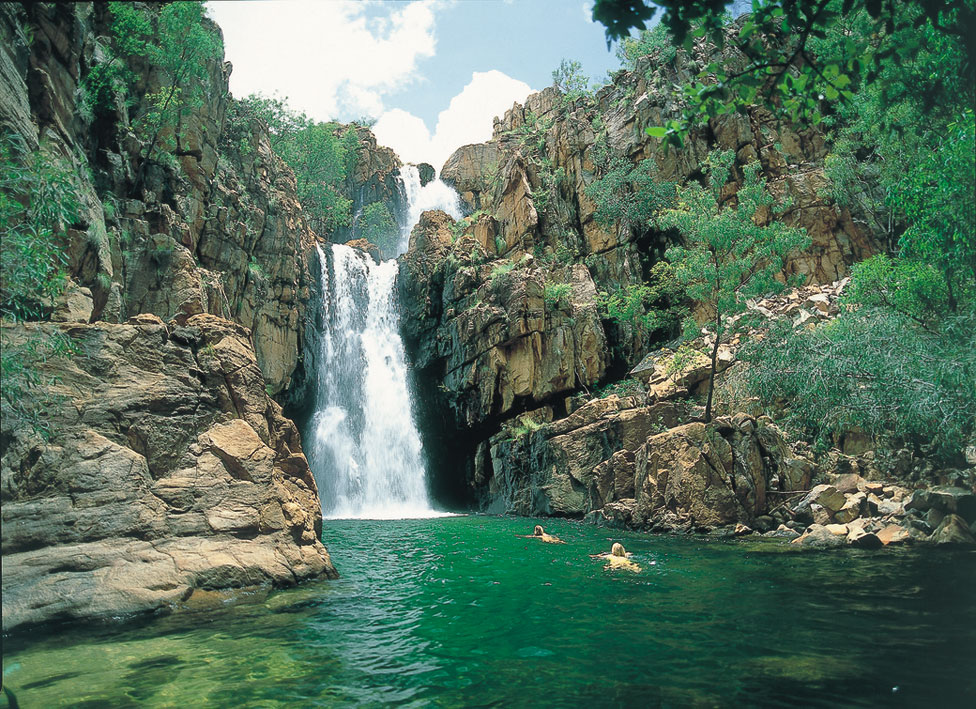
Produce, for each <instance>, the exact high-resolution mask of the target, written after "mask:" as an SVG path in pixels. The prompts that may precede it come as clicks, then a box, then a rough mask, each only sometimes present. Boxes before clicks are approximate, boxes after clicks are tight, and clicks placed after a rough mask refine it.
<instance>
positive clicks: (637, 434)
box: [473, 395, 813, 530]
mask: <svg viewBox="0 0 976 709" xmlns="http://www.w3.org/2000/svg"><path fill="white" fill-rule="evenodd" d="M692 409H693V407H691V406H690V405H688V404H686V403H683V402H658V403H654V404H650V405H648V404H642V403H640V401H638V399H637V397H633V396H629V397H620V396H617V395H611V396H609V397H606V398H603V399H594V400H592V401H590V402H588V403H586V404H584V405H583V406H582V407H581V408H579V409H577V410H575V411H573V413H571V414H570V415H569V416H567V417H566V418H563V419H559V420H556V421H552V411H551V410H545V409H544V410H538V411H535V412H532V413H530V414H526V415H523V416H521V417H519V418H518V419H516V423H515V424H513V425H512V426H509V427H507V428H506V430H504V431H503V432H502V433H500V434H498V435H496V436H495V437H493V438H492V439H491V445H490V449H489V455H490V466H484V467H483V468H482V470H483V471H484V472H483V475H484V476H485V479H484V480H479V479H478V478H477V477H476V478H475V480H474V481H473V482H474V483H475V484H480V485H486V486H487V489H488V494H489V499H490V500H491V507H490V509H493V510H494V511H498V512H508V513H515V514H523V515H560V516H569V517H583V516H586V517H587V518H588V519H589V520H590V521H593V522H597V523H604V524H611V525H619V526H626V527H630V528H636V529H653V530H671V529H698V530H704V529H711V528H715V527H721V526H726V525H731V524H734V523H736V522H743V523H749V524H752V523H754V521H755V519H756V518H757V517H759V516H761V515H764V514H766V513H767V512H768V510H769V507H770V499H769V498H770V495H771V494H772V493H778V494H782V493H786V492H789V491H792V490H801V489H804V486H806V485H807V484H809V481H810V476H811V474H812V472H813V465H812V464H811V463H810V462H809V461H807V460H805V459H803V458H799V457H797V456H795V455H794V454H793V453H792V451H791V450H790V448H789V447H788V446H787V445H786V444H785V442H784V440H783V435H782V433H781V432H780V431H779V430H778V429H777V428H776V427H775V426H774V425H773V424H772V422H771V421H769V419H768V418H762V419H759V420H756V419H754V418H753V417H751V416H747V415H745V414H740V415H738V416H736V417H734V418H720V419H717V420H716V421H715V423H713V424H707V425H706V424H703V423H682V422H683V421H687V420H688V419H689V418H690V413H691V411H692Z"/></svg>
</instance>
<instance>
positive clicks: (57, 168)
mask: <svg viewBox="0 0 976 709" xmlns="http://www.w3.org/2000/svg"><path fill="white" fill-rule="evenodd" d="M77 208H78V200H77V197H76V194H75V188H74V184H73V182H72V169H71V166H70V165H69V164H68V162H67V161H65V160H61V159H58V158H55V157H54V156H52V155H51V154H50V153H49V152H48V151H47V150H46V149H44V148H43V147H42V148H41V149H40V150H36V151H28V150H27V149H26V148H25V146H24V143H23V141H22V140H20V139H18V138H17V137H12V136H4V137H3V138H2V139H0V318H2V319H3V320H4V321H6V322H8V323H10V322H18V321H22V320H38V319H42V318H43V317H45V316H46V314H47V309H48V307H49V304H50V303H51V302H52V301H53V299H54V298H56V297H57V296H58V295H59V294H60V293H61V292H62V290H63V289H64V285H65V282H66V277H65V273H64V266H65V265H66V258H65V249H64V245H63V240H62V234H63V233H64V230H65V228H66V227H67V226H68V225H69V224H70V223H71V222H72V221H74V220H75V219H76V218H77ZM17 334H20V333H16V334H15V331H14V330H11V329H8V328H7V327H3V328H0V379H2V382H3V386H2V388H0V392H2V393H0V410H2V417H0V418H2V420H3V426H4V429H5V430H11V429H14V428H17V427H21V426H26V427H29V428H33V429H35V430H37V431H40V432H41V433H42V434H45V435H46V433H47V426H46V424H45V422H44V420H43V416H44V413H45V411H46V409H47V408H48V407H50V406H51V405H53V404H55V403H57V402H56V400H55V398H54V397H52V396H50V395H48V394H46V393H45V392H44V390H43V388H42V385H44V384H47V383H49V381H50V377H45V376H44V375H43V374H42V373H41V369H40V365H41V364H43V362H46V361H47V360H49V359H52V358H57V357H65V356H69V355H71V354H72V353H73V352H74V346H73V344H72V342H71V340H70V339H69V338H67V337H66V336H64V335H63V334H61V333H60V332H58V331H54V332H52V333H50V334H48V333H45V332H44V331H35V332H32V333H31V334H30V335H29V336H24V337H18V336H17Z"/></svg>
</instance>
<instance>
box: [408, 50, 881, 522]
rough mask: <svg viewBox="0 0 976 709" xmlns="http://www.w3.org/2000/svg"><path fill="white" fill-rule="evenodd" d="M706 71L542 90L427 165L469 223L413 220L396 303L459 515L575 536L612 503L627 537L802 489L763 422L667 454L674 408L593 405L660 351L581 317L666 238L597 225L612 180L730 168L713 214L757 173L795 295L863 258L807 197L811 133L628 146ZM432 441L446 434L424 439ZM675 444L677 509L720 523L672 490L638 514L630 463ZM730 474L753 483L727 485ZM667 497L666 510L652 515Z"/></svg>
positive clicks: (701, 433) (698, 437) (869, 244)
mask: <svg viewBox="0 0 976 709" xmlns="http://www.w3.org/2000/svg"><path fill="white" fill-rule="evenodd" d="M713 51H714V50H710V49H708V48H706V47H705V46H704V45H702V44H699V45H697V46H696V48H695V50H694V51H692V52H690V53H688V52H684V51H678V52H677V54H676V56H675V57H674V58H673V59H671V60H669V61H661V60H660V53H659V52H658V53H654V54H651V55H649V56H646V57H643V58H642V59H641V60H639V61H638V63H637V66H636V68H635V69H634V70H633V71H621V72H618V73H617V74H616V75H615V76H614V78H613V81H612V83H610V84H608V85H607V86H604V87H603V88H602V89H600V90H599V91H597V92H596V94H595V95H593V96H582V97H579V98H575V99H573V98H570V97H568V96H566V95H563V94H562V93H560V91H559V90H558V89H557V88H555V87H550V88H547V89H545V90H544V91H542V92H540V93H537V94H533V95H531V96H529V97H528V99H527V100H526V102H525V104H524V105H519V104H516V105H514V106H513V107H512V109H511V110H509V111H507V112H506V114H505V116H504V117H503V118H502V119H500V120H497V121H496V124H495V128H494V135H493V137H492V139H491V140H490V141H488V142H487V143H483V144H479V145H468V146H464V147H462V148H460V149H459V150H457V151H456V152H455V153H454V154H453V155H452V156H451V157H450V158H449V159H448V161H447V163H446V164H445V165H444V167H443V169H442V171H441V176H442V178H443V179H444V180H445V181H447V182H449V183H450V184H453V185H454V186H455V187H456V188H457V190H458V191H459V192H460V194H461V196H462V198H463V199H464V201H465V202H466V204H467V205H468V208H469V210H470V215H469V216H468V217H467V218H465V219H464V220H462V221H460V222H458V223H454V221H453V220H451V219H449V218H447V217H446V216H445V215H436V214H427V215H425V217H424V219H422V220H421V222H420V224H419V225H418V227H417V229H416V230H415V232H414V235H413V238H412V242H411V248H410V251H409V252H408V253H407V255H406V256H405V257H404V259H403V277H402V283H401V291H402V299H403V306H404V308H405V310H406V312H407V313H408V314H409V315H408V317H406V318H405V319H404V322H405V327H406V329H407V339H408V342H409V343H410V345H411V347H412V351H413V352H414V357H415V362H416V364H417V366H418V368H419V371H420V373H419V375H418V377H419V379H420V381H421V382H424V383H425V384H426V387H425V396H426V397H427V399H428V407H427V408H428V409H429V410H431V411H437V412H440V413H438V414H437V416H436V419H434V421H433V422H432V423H431V424H430V428H431V431H430V432H429V433H430V436H431V437H434V441H433V443H434V444H435V445H436V442H437V440H440V441H441V442H442V445H441V447H440V451H441V455H442V461H450V463H449V465H450V468H451V470H452V474H453V475H457V476H458V477H461V476H462V475H463V478H464V485H465V486H466V494H467V497H468V499H469V500H475V501H476V502H475V504H476V505H477V506H480V507H481V508H483V509H489V510H493V511H498V512H515V513H518V514H527V515H530V514H557V515H566V516H574V517H581V516H584V515H586V514H589V513H596V512H598V511H600V512H601V513H602V512H603V511H604V510H605V508H606V510H607V511H608V514H609V510H610V508H609V507H607V506H608V505H612V504H614V503H617V502H619V501H620V500H627V501H628V504H629V505H630V507H629V508H628V509H629V510H630V511H631V512H633V510H634V509H640V510H641V511H640V513H639V515H638V516H639V517H640V520H641V521H640V525H639V526H647V525H650V524H652V523H653V521H654V519H655V514H654V511H655V510H657V511H658V512H659V513H660V514H658V515H657V517H660V518H663V517H664V516H666V515H665V514H664V513H665V512H667V513H668V514H670V515H671V516H672V517H674V515H676V514H677V515H679V516H682V515H683V516H684V518H685V519H691V520H692V523H693V524H700V525H705V526H709V525H715V524H728V523H731V522H735V521H737V520H742V521H750V520H751V519H753V518H754V517H756V516H757V515H760V514H762V513H764V511H765V510H766V506H767V505H766V501H765V499H763V495H764V491H765V490H766V488H767V487H768V486H770V485H772V487H773V489H776V490H779V491H789V490H797V489H803V488H802V485H804V484H806V483H808V482H809V477H810V470H809V468H810V464H809V462H808V461H802V460H798V459H797V458H796V457H795V456H794V455H793V454H792V453H791V452H789V450H788V448H787V447H786V446H785V445H784V444H783V441H782V436H781V434H780V433H779V432H778V431H776V429H775V427H773V426H771V422H769V421H768V420H767V421H766V422H758V423H757V422H756V421H755V419H754V418H749V419H748V421H736V422H733V421H731V420H728V421H725V422H723V423H721V424H716V425H714V426H712V425H709V426H708V427H704V428H702V427H700V426H699V427H698V428H693V429H688V430H686V431H683V432H682V433H681V435H678V434H677V433H674V432H676V431H678V429H674V428H673V427H675V426H680V425H683V424H686V423H688V422H689V421H691V420H692V416H693V414H694V413H696V410H695V407H694V405H693V402H689V401H685V400H679V401H675V396H674V393H675V392H674V391H671V392H670V393H661V392H658V393H654V392H651V393H650V394H648V393H647V392H646V391H644V390H643V389H642V390H641V392H640V393H639V395H637V396H631V395H626V393H623V394H621V396H616V395H613V394H611V395H609V396H606V395H601V394H599V393H598V392H599V391H604V392H606V391H607V390H608V387H610V386H611V385H613V384H614V383H618V384H619V383H620V382H621V381H623V380H627V379H628V376H627V373H628V372H629V371H630V370H631V369H632V368H633V367H634V366H635V365H637V364H638V363H639V362H640V360H641V359H642V358H643V357H644V356H645V355H647V354H648V352H650V351H651V350H654V349H655V348H658V347H660V346H661V345H662V344H664V343H665V342H667V341H668V340H669V339H670V338H672V337H674V335H675V334H676V332H674V331H668V330H666V329H665V330H662V331H659V332H657V333H648V332H647V331H646V330H643V329H641V328H637V327H633V326H629V325H628V324H626V323H618V322H614V321H611V320H610V319H607V318H606V314H605V313H604V312H601V311H600V309H599V307H598V302H599V298H598V292H600V291H605V292H613V291H614V290H616V289H618V288H621V287H624V286H629V285H636V284H640V283H642V282H644V281H646V280H647V279H648V277H649V276H650V275H651V274H652V269H653V268H654V266H655V264H656V263H657V262H658V261H660V260H661V258H662V256H663V252H664V250H665V248H666V247H667V245H668V240H669V238H671V235H669V234H666V233H656V232H654V231H653V230H650V229H648V228H646V227H643V226H642V225H640V224H636V223H628V221H627V220H626V219H623V218H619V217H618V218H617V219H616V220H615V221H613V222H608V220H607V219H601V218H600V215H599V213H598V205H597V203H596V202H595V200H594V198H593V196H592V190H591V187H592V186H593V185H594V183H595V182H597V181H598V180H600V179H602V178H604V177H606V176H607V174H608V173H610V172H611V171H612V170H614V169H615V168H616V169H617V170H618V171H619V166H621V165H622V166H624V168H625V169H627V170H630V169H633V168H634V167H635V166H641V169H642V170H644V171H645V174H646V175H648V176H649V177H650V178H651V179H652V180H653V181H654V182H658V183H660V182H665V181H671V182H676V183H678V184H685V183H687V182H689V181H694V180H698V181H700V180H702V175H703V172H702V170H703V165H704V160H705V159H706V156H707V155H708V153H709V152H710V151H711V150H713V149H716V148H718V149H723V150H732V151H735V156H736V167H735V170H734V176H733V180H732V182H731V183H730V184H729V185H727V186H726V188H725V191H724V192H723V198H724V199H731V198H732V197H733V196H734V194H735V192H736V191H737V189H738V187H739V186H740V185H741V183H742V179H743V173H742V166H743V165H745V164H747V163H750V162H754V161H759V163H760V165H761V174H762V176H763V177H764V178H765V179H766V180H767V182H768V184H769V188H770V190H771V192H773V194H775V195H776V198H777V200H778V201H779V202H780V203H786V202H789V204H790V206H789V208H788V209H787V210H786V211H785V212H784V213H783V214H781V215H778V216H776V217H772V216H771V215H767V216H766V218H777V219H780V220H782V221H784V222H785V223H786V224H789V225H791V226H797V227H802V228H804V229H805V230H806V232H807V234H808V235H809V237H810V239H811V245H810V246H809V248H807V249H805V250H804V251H803V252H802V253H794V254H792V255H791V256H790V258H789V260H788V262H787V264H786V268H785V273H784V274H783V275H784V276H792V277H798V278H799V279H802V280H804V281H805V282H807V283H813V284H817V283H820V284H826V283H831V282H833V281H837V280H838V279H841V278H842V277H844V276H845V275H846V274H847V273H848V270H849V267H850V266H851V264H853V263H855V262H857V261H859V260H861V259H863V258H865V257H867V256H869V255H871V254H872V253H874V252H876V250H877V249H878V248H879V244H878V237H877V235H876V234H875V233H873V232H872V230H871V229H869V228H868V226H867V223H866V220H865V219H864V218H863V217H862V215H856V214H854V215H852V214H851V213H850V212H849V211H848V210H847V209H846V208H841V207H839V206H837V205H835V204H834V203H832V201H831V200H830V198H829V197H827V196H825V189H824V188H825V187H826V186H827V184H828V182H827V178H826V177H825V175H824V164H823V163H824V158H825V156H826V154H827V149H826V146H825V141H824V138H823V135H822V134H821V133H820V132H819V131H818V130H817V129H815V128H810V129H803V130H800V129H797V128H795V127H793V126H791V125H789V124H786V123H783V122H781V121H779V120H777V119H775V118H774V117H773V116H772V115H771V114H770V113H769V112H768V111H766V110H764V109H762V108H760V107H753V108H751V109H750V110H749V111H748V115H746V116H740V115H727V116H723V117H720V118H716V119H713V120H711V121H709V123H708V125H707V127H705V128H704V129H701V130H698V131H697V132H695V133H693V134H692V135H691V136H690V137H689V139H688V140H687V141H686V142H685V144H684V147H682V148H680V149H671V150H669V151H664V150H660V149H659V145H660V143H659V141H658V140H656V139H653V138H650V137H648V135H647V134H646V132H645V128H647V127H649V126H656V125H661V124H663V123H664V122H665V120H667V119H668V118H670V117H673V116H674V115H675V114H676V113H677V112H678V111H679V108H680V105H679V103H678V101H679V99H678V98H676V92H675V91H674V90H673V88H672V87H673V86H675V85H676V84H680V83H683V82H684V81H686V80H688V79H690V78H691V77H692V76H693V75H694V74H695V73H696V72H697V68H696V67H697V66H699V65H701V63H702V62H704V61H706V60H708V59H709V57H708V55H709V54H710V53H711V52H713ZM618 189H619V196H620V197H621V198H623V197H625V196H626V194H628V193H630V192H631V190H632V189H633V188H632V185H631V184H630V182H629V181H628V180H623V181H622V183H621V184H620V185H619V187H618ZM628 381H629V380H628ZM696 381H700V379H699V380H696ZM683 392H684V393H685V394H687V393H688V389H687V388H684V389H683ZM678 398H680V397H678ZM444 428H446V429H447V430H449V431H450V433H443V432H441V433H440V434H439V436H440V437H439V438H437V436H438V434H437V430H438V429H444ZM670 429H673V433H672V435H670V436H668V435H667V434H665V433H664V432H665V431H667V430H670ZM655 434H660V435H656V436H655ZM665 439H666V440H665ZM679 442H682V443H681V444H680V446H679V447H680V449H681V450H683V451H685V452H686V453H687V454H688V455H691V451H704V452H701V453H700V455H702V456H703V457H702V458H701V461H700V462H701V465H702V466H705V462H710V463H714V464H715V465H712V466H711V467H709V466H705V467H703V468H701V469H700V470H698V472H697V473H694V474H692V473H691V472H689V471H692V470H693V469H695V465H697V464H691V463H690V462H688V461H687V460H686V461H685V463H686V465H685V466H684V468H683V470H684V473H685V476H686V477H690V478H694V480H696V481H697V482H695V483H694V484H693V486H694V485H698V486H699V487H700V488H701V489H699V490H698V493H697V497H701V496H706V497H707V496H709V495H711V494H712V492H714V491H717V492H716V494H718V495H719V497H723V496H724V497H728V501H727V502H728V503H727V504H725V503H723V505H720V507H722V508H723V509H724V510H725V511H724V512H723V513H721V514H713V513H707V514H706V513H704V511H703V510H702V509H698V508H697V507H696V505H695V504H693V503H692V499H693V498H696V494H695V493H691V492H689V491H688V489H685V490H684V492H681V491H678V490H677V488H676V486H677V485H678V483H677V482H676V481H677V480H678V479H679V478H680V476H679V475H677V474H675V475H673V476H672V477H671V482H670V483H666V482H664V481H661V482H660V483H659V487H660V488H661V495H658V496H657V497H655V495H654V494H651V491H650V487H648V485H650V483H649V482H647V481H648V480H649V479H651V478H654V477H655V476H656V470H657V469H652V470H650V472H649V473H648V463H647V461H648V460H650V459H654V457H655V456H657V455H659V454H662V455H663V454H664V451H665V450H673V449H674V447H675V446H676V445H677V444H678V443H679ZM722 450H725V451H734V452H735V455H732V457H728V455H727V454H726V453H721V451H722ZM708 451H712V452H708ZM695 455H696V456H697V455H699V453H695ZM716 456H717V457H716ZM723 456H725V457H723ZM681 457H682V456H681V455H679V456H678V458H679V459H680V458H681ZM733 459H734V464H733ZM746 460H748V461H752V462H753V463H755V464H756V465H755V466H753V467H752V468H749V466H748V465H747V466H746V467H741V466H742V465H743V461H746ZM459 461H464V469H463V470H459V467H460V463H459ZM442 464H444V463H442ZM661 467H663V465H662V466H661ZM679 467H680V466H679ZM703 470H704V471H709V470H711V471H712V472H710V473H708V474H707V475H706V474H704V473H702V471H703ZM750 470H751V472H749V471H750ZM755 476H758V479H756V480H753V479H752V477H755ZM710 477H711V478H714V479H710ZM737 480H738V481H739V484H736V481H737ZM655 484H656V485H657V484H658V483H655ZM687 484H692V483H690V482H689V483H687ZM668 485H670V486H671V488H674V490H673V491H672V493H668V494H667V495H664V490H665V488H667V487H668ZM642 487H643V488H644V490H645V497H644V499H642V497H641V489H642ZM457 494H458V495H459V496H460V495H462V492H461V491H460V489H458V490H457ZM757 496H758V497H757ZM635 498H636V500H637V502H635ZM651 500H656V502H651ZM638 503H640V504H638ZM733 503H735V504H733ZM635 506H636V507H635ZM628 515H629V516H628V519H631V518H633V515H632V514H630V512H628ZM618 516H619V515H618ZM632 521H633V520H632Z"/></svg>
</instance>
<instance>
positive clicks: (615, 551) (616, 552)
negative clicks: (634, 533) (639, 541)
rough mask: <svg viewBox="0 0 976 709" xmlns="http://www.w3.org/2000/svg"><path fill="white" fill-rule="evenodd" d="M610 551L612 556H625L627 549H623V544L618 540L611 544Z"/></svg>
mask: <svg viewBox="0 0 976 709" xmlns="http://www.w3.org/2000/svg"><path fill="white" fill-rule="evenodd" d="M610 553H611V554H612V555H613V556H627V550H626V549H624V545H623V544H621V543H620V542H614V544H613V546H612V547H610Z"/></svg>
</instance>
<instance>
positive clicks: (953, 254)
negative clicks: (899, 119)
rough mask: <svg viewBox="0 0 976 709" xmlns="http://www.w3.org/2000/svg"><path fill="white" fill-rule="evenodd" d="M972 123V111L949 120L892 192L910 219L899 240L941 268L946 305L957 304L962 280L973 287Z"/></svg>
mask: <svg viewBox="0 0 976 709" xmlns="http://www.w3.org/2000/svg"><path fill="white" fill-rule="evenodd" d="M974 132H976V128H974V125H973V112H972V111H967V112H966V113H964V114H963V118H962V121H960V122H959V123H952V124H950V126H949V130H948V132H947V134H946V135H944V136H943V138H942V140H940V141H939V144H938V146H937V147H936V149H934V150H933V151H931V152H930V153H928V154H927V155H924V156H923V157H922V159H921V161H920V163H919V164H918V165H916V166H915V167H914V169H909V170H907V171H906V172H905V174H904V176H903V178H902V179H901V180H900V181H899V183H898V185H897V187H896V190H895V193H894V195H893V198H894V199H895V200H896V201H897V202H899V206H900V207H901V208H902V209H903V210H904V212H905V215H906V218H907V220H908V228H907V229H906V230H905V233H904V234H902V237H901V241H900V245H901V247H902V251H903V253H904V254H905V255H906V256H909V257H917V258H921V259H923V260H924V261H925V262H927V263H930V264H932V265H934V266H936V267H937V268H938V269H939V270H941V272H942V274H943V276H944V278H945V283H946V295H947V299H946V301H947V303H948V306H949V309H950V310H951V311H952V312H956V311H957V309H958V300H959V297H958V291H959V289H960V281H962V284H963V287H964V288H968V289H973V288H974V287H976V200H974V199H973V190H974V188H976V135H974Z"/></svg>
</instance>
